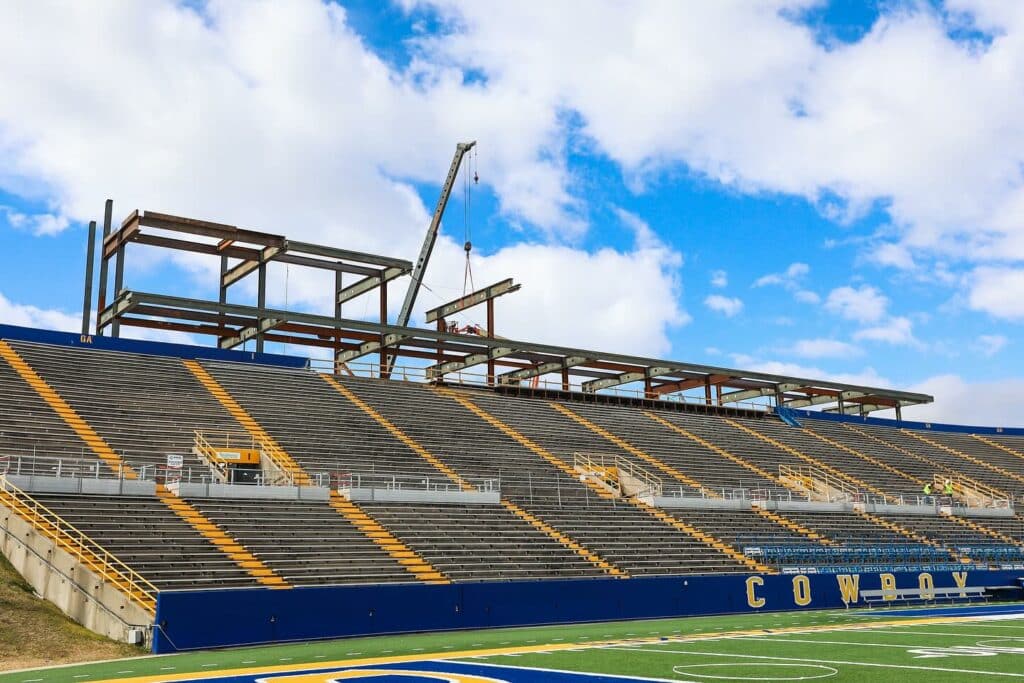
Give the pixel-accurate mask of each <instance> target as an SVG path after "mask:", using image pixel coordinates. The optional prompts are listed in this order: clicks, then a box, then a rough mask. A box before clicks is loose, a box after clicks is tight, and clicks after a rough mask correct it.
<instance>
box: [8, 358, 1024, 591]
mask: <svg viewBox="0 0 1024 683" xmlns="http://www.w3.org/2000/svg"><path fill="white" fill-rule="evenodd" d="M9 346H10V348H11V349H13V351H14V353H16V354H17V355H18V356H19V357H20V358H21V359H23V361H24V363H25V364H27V366H29V367H30V368H31V369H32V370H33V371H34V372H35V373H37V375H38V377H39V378H41V380H42V381H43V382H45V384H46V385H47V387H49V389H45V388H44V389H40V388H39V387H38V386H33V385H32V384H30V383H29V382H27V381H26V380H25V378H24V376H23V374H22V375H21V376H19V375H20V374H21V373H19V372H18V371H16V369H15V368H14V366H13V365H12V364H11V363H9V362H7V361H2V362H0V387H2V390H3V393H4V396H5V398H6V400H5V402H4V404H3V407H2V408H0V449H2V452H0V455H2V456H5V457H6V458H7V461H6V462H7V467H8V471H9V472H14V470H13V469H12V466H11V464H10V463H11V462H13V461H15V460H17V462H19V463H20V462H22V461H24V462H26V463H27V462H30V461H31V460H32V458H33V456H34V457H36V458H42V457H44V456H45V457H46V458H50V459H64V460H66V461H67V462H68V463H71V462H72V461H81V460H85V461H90V462H95V463H103V465H104V466H105V467H107V468H108V469H109V470H110V471H109V472H107V474H106V475H105V476H114V475H113V470H114V469H115V468H114V467H113V466H112V463H111V458H114V459H115V460H116V459H120V461H123V462H124V463H125V464H126V465H128V466H129V471H130V474H128V475H125V473H123V472H122V473H121V474H122V475H123V476H130V477H138V478H140V479H152V480H154V481H156V482H157V484H159V485H160V488H159V489H158V490H164V489H163V488H162V486H163V484H165V483H168V482H167V481H165V479H166V478H167V476H168V470H167V463H168V455H169V454H172V455H180V456H182V457H183V460H184V463H183V465H184V468H185V469H186V470H188V471H189V472H190V473H191V474H190V476H193V475H196V473H202V472H203V471H204V470H205V469H207V468H208V465H207V464H205V463H204V462H203V461H202V460H201V459H200V458H198V457H197V456H196V455H195V454H194V453H193V445H194V440H195V433H196V432H197V431H198V432H210V433H219V432H232V431H234V432H238V431H239V430H244V429H245V425H244V424H240V422H239V420H238V419H236V416H233V413H232V411H231V410H229V409H227V408H226V407H225V405H224V401H223V400H221V398H218V396H215V395H214V394H213V393H211V391H210V390H209V387H208V386H204V384H203V382H201V381H199V380H198V379H197V377H196V375H195V374H194V373H193V372H190V371H189V369H188V367H186V365H185V364H184V363H183V361H182V360H181V359H180V358H174V357H162V356H152V355H142V354H136V353H125V352H115V351H103V350H92V349H82V348H71V347H63V346H56V345H46V344H39V343H31V342H25V341H12V342H10V344H9ZM200 365H201V367H202V368H203V369H204V370H205V371H206V372H207V373H209V375H210V377H212V378H213V379H214V380H215V381H216V382H217V383H219V384H220V386H221V387H222V388H223V391H224V392H226V394H228V395H230V397H231V399H232V400H233V401H234V402H236V403H237V405H238V406H239V407H240V408H241V410H244V411H245V413H247V414H248V415H249V416H251V419H252V420H253V421H254V422H255V423H258V425H259V427H260V428H261V429H262V430H264V431H265V433H266V434H268V435H269V437H270V438H272V439H273V441H274V442H276V444H277V445H278V446H279V447H280V449H281V451H282V452H283V453H285V454H287V456H288V457H289V458H291V459H292V460H293V461H294V463H295V464H296V467H298V468H301V470H302V471H303V472H305V473H307V474H309V475H314V474H319V475H323V476H322V477H321V478H319V479H317V480H316V481H317V482H318V483H321V484H323V483H324V482H330V485H331V487H332V488H340V489H344V488H345V487H346V486H355V485H354V484H353V483H352V482H353V481H360V482H363V481H365V482H368V483H367V484H366V485H367V486H369V487H371V488H372V487H380V488H382V489H397V488H401V486H399V484H402V485H404V486H405V487H406V488H407V489H409V490H413V491H420V490H422V491H427V492H429V491H432V490H434V489H432V488H431V485H430V482H432V481H433V482H444V483H445V484H446V485H447V486H449V487H450V488H451V489H452V490H456V491H458V490H464V491H466V490H468V491H472V490H477V487H479V486H481V482H491V483H493V485H494V487H495V489H496V490H497V491H499V492H500V498H498V499H495V500H494V501H491V502H487V503H485V502H466V501H464V500H459V499H457V498H454V497H453V498H452V499H450V500H448V499H446V498H445V497H444V496H443V495H440V494H436V491H435V497H434V498H431V497H430V496H426V497H421V498H422V499H419V500H417V499H415V496H413V497H412V498H409V499H387V498H385V499H374V500H360V501H355V500H354V501H352V502H351V503H349V505H351V507H350V508H346V510H348V513H347V514H339V512H341V511H340V510H339V509H338V504H337V501H338V500H339V496H342V494H341V493H339V492H338V491H334V492H333V493H332V494H331V495H332V497H331V499H330V502H329V501H327V500H326V499H324V500H299V499H292V500H276V499H270V498H266V499H263V498H261V499H249V498H244V497H242V498H239V497H218V496H211V497H206V496H195V495H183V498H182V499H178V498H176V497H173V496H172V494H169V493H167V494H162V495H164V498H163V499H161V498H159V497H157V496H152V497H146V496H142V495H138V494H137V493H136V494H134V495H111V494H105V495H99V494H95V493H93V494H89V493H84V492H77V493H76V492H61V493H53V492H51V493H45V492H35V493H32V492H28V493H26V494H25V495H30V496H32V497H34V498H35V499H36V500H37V501H38V502H40V503H42V504H44V505H45V506H47V508H49V509H51V510H52V511H54V512H55V513H56V514H58V515H59V516H60V517H61V518H62V519H63V520H65V521H66V522H67V523H69V524H71V525H73V526H74V527H75V528H76V529H78V530H79V531H81V532H83V533H84V534H86V535H88V536H89V537H91V538H92V539H94V540H95V542H96V543H97V544H99V545H100V546H102V547H103V548H105V549H106V550H108V551H109V552H111V553H113V554H114V555H116V556H117V557H118V558H119V559H120V560H121V561H123V562H124V563H125V564H127V565H128V566H130V567H132V568H133V569H135V570H136V571H137V572H139V574H141V575H142V576H143V577H145V578H146V579H148V580H149V581H150V582H152V583H153V584H154V585H155V586H157V587H158V588H159V589H160V590H172V589H182V588H205V587H224V586H252V585H258V583H272V582H280V583H282V584H284V585H322V584H373V583H402V582H404V583H410V582H416V581H417V580H418V577H417V575H416V573H415V572H411V571H410V570H409V565H410V564H412V565H413V566H415V567H418V568H419V567H422V574H423V576H429V577H432V578H433V579H434V580H444V581H455V582H472V581H495V580H499V581H517V580H526V579H561V578H587V577H597V576H609V575H611V576H619V577H630V576H655V575H684V574H709V573H727V574H731V573H751V572H752V571H762V572H763V571H775V572H778V571H788V569H789V568H791V567H803V568H805V569H806V568H808V567H812V568H815V570H816V571H817V570H820V571H823V572H825V571H838V570H841V569H844V568H845V569H849V568H850V567H898V568H907V567H925V568H927V567H953V568H955V567H959V566H966V565H969V564H976V565H979V566H981V565H984V564H986V563H990V564H1008V563H1021V562H1022V561H1024V552H1022V551H1024V545H1022V539H1024V520H1022V519H1021V518H1020V517H1018V516H1015V515H1013V514H1012V513H1011V512H1009V511H1007V512H1006V513H1005V514H1001V515H1000V516H991V515H989V516H983V517H971V518H969V517H967V516H962V515H965V514H966V513H965V511H964V510H963V509H962V508H959V507H957V506H955V505H954V502H955V501H946V502H945V503H943V505H949V506H950V509H949V510H946V512H953V513H955V514H957V515H958V517H957V518H956V519H951V518H949V517H948V516H945V515H941V514H936V513H935V512H938V510H937V508H938V507H939V506H938V505H937V504H936V503H935V502H934V501H927V500H925V501H922V500H920V492H921V486H922V483H923V482H926V481H930V480H931V479H932V478H933V477H935V476H940V477H941V476H946V475H947V474H949V473H955V474H958V475H962V476H964V477H966V478H967V479H968V480H974V481H978V482H982V483H984V484H986V485H988V486H991V487H993V488H994V489H998V490H999V491H1004V492H1006V494H1007V496H1008V497H1012V498H1014V499H1018V500H1019V499H1020V498H1021V496H1022V495H1024V475H1021V474H1020V473H1021V471H1022V470H1021V463H1024V455H1020V454H1021V453H1022V452H1024V438H1021V437H1010V436H991V435H990V436H985V437H983V438H977V437H975V436H972V435H970V434H953V433H944V432H929V433H927V434H918V433H915V432H913V431H911V430H905V429H897V428H892V427H881V426H877V425H865V424H858V425H851V424H845V423H840V422H832V421H825V420H816V419H813V418H810V419H803V420H802V424H801V426H799V427H793V426H789V425H787V424H785V423H784V422H782V421H780V420H778V419H777V418H776V417H775V416H773V415H771V414H770V413H764V414H762V415H760V416H756V415H754V414H750V415H746V416H744V415H736V414H735V413H734V414H733V415H731V416H729V417H724V416H717V415H714V414H708V411H703V412H701V413H693V412H686V411H680V410H678V409H676V407H674V406H666V409H658V408H657V407H652V406H650V405H643V406H631V405H601V404H596V403H586V402H580V401H576V400H573V398H572V397H571V396H570V395H566V396H562V397H560V398H540V397H529V396H525V397H524V396H509V395H504V394H502V393H500V392H495V391H493V390H488V389H481V388H464V387H455V386H451V387H446V388H438V387H434V386H428V385H426V384H422V383H417V382H401V381H383V380H380V379H373V378H365V377H354V376H348V375H345V374H341V375H334V376H331V377H330V380H329V381H328V380H326V379H325V378H324V376H323V375H321V374H320V373H318V372H316V371H314V370H311V369H296V368H281V367H273V366H261V365H258V364H254V363H246V364H238V363H229V362H223V361H202V362H201V363H200ZM23 372H24V370H23V369H22V373H23ZM49 390H52V392H54V394H55V395H56V396H57V397H59V399H60V400H62V401H63V402H65V403H66V405H67V406H68V407H69V408H70V410H71V411H73V414H74V415H73V416H72V415H70V414H69V413H68V412H67V411H66V410H65V411H63V412H62V411H61V410H56V409H55V408H54V405H57V406H60V405H63V404H61V403H59V401H57V400H56V399H54V398H53V397H52V396H44V394H45V392H46V391H49ZM69 420H70V421H69ZM74 420H80V421H81V423H80V424H78V428H77V429H76V428H74V426H73V425H72V422H73V421H74ZM81 424H84V425H87V426H88V428H90V429H91V430H94V433H95V435H96V438H93V437H89V438H85V437H83V433H86V434H88V433H90V432H83V431H82V427H81ZM97 443H99V444H100V445H101V446H103V447H108V448H109V450H110V451H112V453H113V455H110V454H109V453H108V454H107V455H105V456H104V455H100V454H98V453H99V451H98V450H97V449H98V446H97ZM578 454H589V455H592V456H593V455H600V456H607V457H615V458H621V459H622V460H623V462H628V463H629V465H630V466H631V467H633V468H636V469H637V470H638V471H642V472H645V473H646V474H647V475H649V476H650V477H652V478H654V479H657V480H658V481H659V482H660V485H659V491H658V496H660V497H647V498H644V499H640V498H638V497H635V496H630V495H620V493H619V492H616V491H613V490H611V489H609V488H608V487H607V486H606V485H605V484H602V483H601V482H599V481H595V480H594V479H593V478H592V477H590V475H589V474H587V473H585V472H583V471H580V470H579V469H577V468H576V456H577V455H578ZM115 464H116V463H115ZM780 466H789V467H792V468H801V467H803V468H807V467H812V468H819V469H820V470H821V471H827V472H829V473H830V475H829V476H832V477H834V478H835V480H836V481H840V482H841V483H842V485H843V487H844V489H849V490H857V491H858V492H859V494H858V496H860V497H854V498H850V499H849V500H843V501H840V503H836V501H828V502H823V501H814V500H810V499H809V498H807V497H806V496H805V497H804V498H801V496H800V492H799V490H795V489H797V488H798V487H794V486H793V484H792V482H788V481H784V480H783V478H782V477H781V476H780ZM19 467H20V465H19ZM69 471H73V468H72V470H69ZM47 472H49V470H46V469H45V468H44V470H43V473H44V474H45V473H47ZM35 473H36V474H39V472H38V471H37V472H35ZM96 476H99V475H98V474H97V475H96ZM389 479H390V482H391V483H389ZM343 482H344V484H343ZM355 488H359V487H358V486H355ZM436 490H441V489H440V488H439V489H436ZM438 495H440V497H437V496H438ZM652 496H653V494H652ZM772 501H775V502H777V501H785V502H786V503H788V504H789V505H788V507H785V508H783V507H778V508H777V509H776V508H774V507H773V508H772V510H771V511H769V510H768V509H765V507H766V505H767V503H768V502H772ZM865 502H868V503H873V502H887V503H889V504H891V505H895V503H906V505H907V506H909V507H907V509H903V510H900V509H898V507H899V506H898V505H896V507H889V508H886V509H885V510H884V511H879V512H877V513H876V514H866V513H864V514H862V513H860V512H855V511H854V510H853V509H852V507H851V506H854V505H863V504H865ZM837 504H838V505H840V507H842V506H843V505H845V506H846V507H845V508H842V509H839V508H836V505H837ZM922 504H923V505H926V506H927V505H931V506H932V507H934V508H936V510H935V512H933V513H926V510H927V508H924V509H922V507H921V506H922ZM773 505H774V503H773ZM829 505H831V507H829ZM801 506H802V507H801ZM362 520H365V524H363V523H362ZM958 520H959V521H958ZM377 530H380V532H379V533H378V531H377ZM384 530H386V531H384ZM221 537H223V538H224V539H226V540H225V541H223V542H220V541H217V540H216V539H219V538H221ZM218 543H221V545H223V544H230V546H231V549H229V550H227V551H225V549H224V548H223V547H218ZM420 578H422V577H420ZM261 579H262V581H261Z"/></svg>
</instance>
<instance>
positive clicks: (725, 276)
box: [711, 270, 729, 287]
mask: <svg viewBox="0 0 1024 683" xmlns="http://www.w3.org/2000/svg"><path fill="white" fill-rule="evenodd" d="M711 286H712V287H728V286H729V273H727V272H725V271H724V270H714V271H711Z"/></svg>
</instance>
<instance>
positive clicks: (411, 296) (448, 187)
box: [387, 140, 476, 366]
mask: <svg viewBox="0 0 1024 683" xmlns="http://www.w3.org/2000/svg"><path fill="white" fill-rule="evenodd" d="M475 144H476V140H472V141H470V142H460V143H459V144H457V145H456V146H455V158H453V159H452V166H451V168H449V169H448V177H447V178H445V180H444V185H443V186H442V187H441V196H440V197H438V198H437V207H436V208H434V217H433V218H431V219H430V227H429V228H427V234H426V236H425V237H424V238H423V246H422V247H421V248H420V255H419V258H417V259H416V265H415V267H413V270H412V281H411V282H410V283H409V289H407V290H406V292H405V301H403V302H402V310H401V311H400V312H399V313H398V321H397V324H398V325H400V326H402V327H405V326H406V325H408V324H409V318H410V317H411V316H412V307H413V306H415V305H416V296H417V295H418V294H419V293H420V282H422V280H423V273H424V272H425V271H426V270H427V262H428V261H430V254H431V252H433V251H434V243H435V242H437V232H438V230H439V229H440V227H441V217H442V216H444V209H445V207H446V206H448V197H450V196H451V194H452V187H454V186H455V178H456V177H457V176H458V175H459V166H461V165H462V157H464V156H466V153H467V152H468V151H469V150H471V149H473V146H474V145H475ZM387 365H389V366H390V365H391V363H388V364H387Z"/></svg>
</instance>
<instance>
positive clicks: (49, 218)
mask: <svg viewBox="0 0 1024 683" xmlns="http://www.w3.org/2000/svg"><path fill="white" fill-rule="evenodd" d="M0 213H2V214H4V217H5V218H6V219H7V224H8V225H10V226H11V227H12V228H14V229H15V230H26V231H28V232H30V233H32V234H33V235H37V236H39V235H56V234H58V233H60V232H63V231H64V229H65V228H67V227H68V225H70V224H71V222H70V221H69V220H68V218H67V217H66V216H55V215H54V214H52V213H37V214H26V213H22V212H20V211H16V210H14V209H12V208H10V207H9V206H0Z"/></svg>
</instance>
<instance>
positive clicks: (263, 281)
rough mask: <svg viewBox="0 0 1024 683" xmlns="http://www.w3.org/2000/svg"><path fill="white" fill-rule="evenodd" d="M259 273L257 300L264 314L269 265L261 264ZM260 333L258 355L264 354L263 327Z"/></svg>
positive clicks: (257, 337)
mask: <svg viewBox="0 0 1024 683" xmlns="http://www.w3.org/2000/svg"><path fill="white" fill-rule="evenodd" d="M258 271H259V285H258V287H259V292H258V294H257V299H256V307H257V308H259V310H260V313H263V311H264V310H266V308H267V264H266V263H262V262H261V263H260V267H259V269H258ZM258 322H263V318H260V319H259V321H258ZM257 329H259V332H258V333H257V334H256V353H263V330H262V326H260V327H258V328H257Z"/></svg>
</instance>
